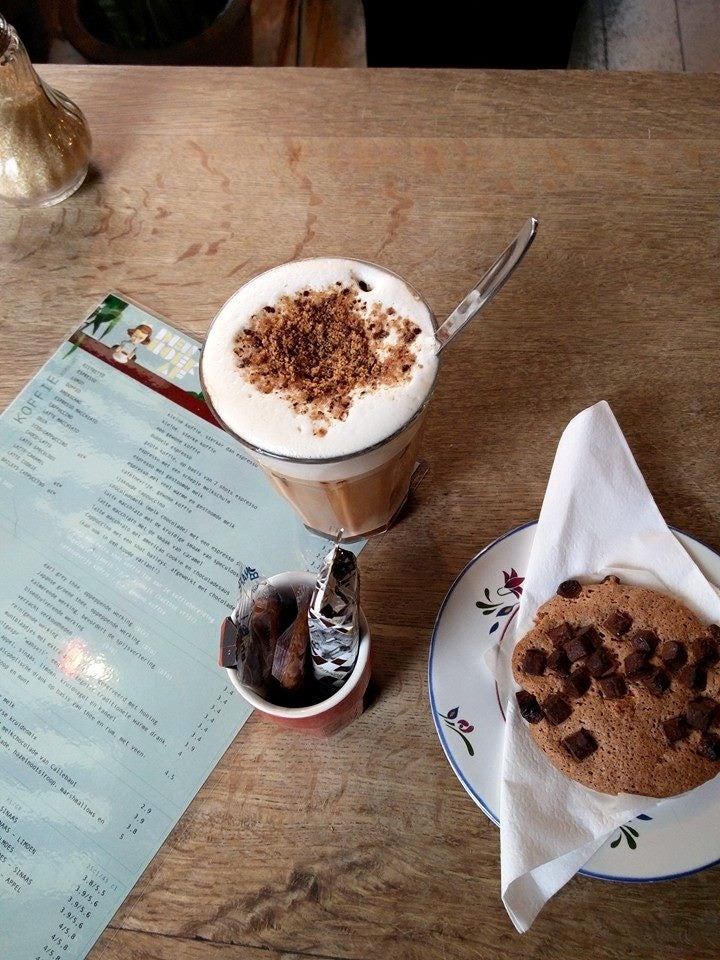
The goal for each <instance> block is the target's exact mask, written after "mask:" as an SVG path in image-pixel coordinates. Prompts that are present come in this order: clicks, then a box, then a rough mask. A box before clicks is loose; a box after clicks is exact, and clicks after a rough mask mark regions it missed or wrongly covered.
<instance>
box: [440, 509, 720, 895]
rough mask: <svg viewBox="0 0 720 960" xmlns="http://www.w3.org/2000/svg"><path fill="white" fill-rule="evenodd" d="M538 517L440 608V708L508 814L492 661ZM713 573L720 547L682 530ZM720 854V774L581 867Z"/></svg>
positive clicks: (488, 800)
mask: <svg viewBox="0 0 720 960" xmlns="http://www.w3.org/2000/svg"><path fill="white" fill-rule="evenodd" d="M535 527H536V523H535V522H532V523H528V524H525V525H524V526H522V527H517V528H516V529H514V530H510V531H509V532H508V533H506V534H504V535H503V536H502V537H499V538H498V539H497V540H495V541H493V543H491V544H489V546H487V547H485V549H484V550H482V551H481V552H480V553H479V554H478V555H477V556H476V557H474V558H473V559H472V560H471V561H470V562H469V563H468V564H467V566H466V567H465V569H464V570H463V571H462V572H461V573H460V575H459V576H458V577H457V579H456V580H455V583H454V584H453V585H452V587H451V588H450V590H449V592H448V594H447V596H446V597H445V600H444V601H443V605H442V607H441V608H440V612H439V613H438V616H437V620H436V621H435V628H434V630H433V636H432V641H431V645H430V662H429V670H428V683H429V690H430V705H431V709H432V716H433V720H434V722H435V729H436V730H437V733H438V736H439V738H440V743H441V744H442V747H443V750H444V751H445V754H446V756H447V758H448V760H449V761H450V766H451V767H452V768H453V770H454V771H455V773H456V775H457V777H458V779H459V780H460V782H461V783H462V785H463V786H464V787H465V789H466V790H467V792H468V793H469V794H470V796H471V797H472V798H473V800H474V801H475V802H476V803H477V804H478V806H479V807H480V808H481V809H482V810H483V811H484V812H485V813H486V814H487V816H488V817H489V818H490V819H491V820H492V821H493V822H494V823H495V824H499V818H498V811H499V809H500V768H501V760H502V738H503V725H504V723H505V718H504V716H503V713H502V710H501V709H500V704H499V701H498V696H497V690H496V687H495V681H494V679H493V678H492V676H491V675H490V671H489V670H488V669H487V667H486V666H485V664H484V662H483V655H484V654H485V652H486V650H487V649H488V648H489V647H490V646H491V645H492V644H494V643H496V642H497V641H498V640H500V639H502V637H503V635H504V633H505V631H506V630H507V627H508V625H509V624H510V623H511V622H512V619H513V617H514V616H515V614H516V613H517V608H518V603H519V598H520V595H521V594H522V584H523V578H524V571H525V566H526V563H527V560H528V557H529V555H530V548H531V546H532V542H533V538H534V536H535ZM674 533H675V535H676V536H677V538H678V540H679V541H680V543H682V544H683V546H684V547H685V548H686V549H687V550H688V552H689V553H690V555H691V556H692V557H693V559H694V560H695V562H696V563H697V564H698V566H699V567H700V569H701V570H702V571H703V573H704V574H705V576H706V577H707V578H708V579H709V580H710V581H711V582H712V583H715V584H719V583H720V556H718V554H716V553H714V552H713V551H712V550H710V549H709V548H708V547H706V546H705V545H704V544H702V543H700V542H699V541H698V540H695V539H693V538H692V537H690V536H688V535H687V534H684V533H681V532H680V531H677V530H676V531H674ZM719 862H720V777H715V778H714V779H713V780H711V781H709V782H708V783H705V784H703V785H702V786H701V787H698V788H697V789H695V790H692V791H691V792H690V793H687V794H685V795H683V796H681V797H676V798H674V799H671V800H667V801H665V802H664V803H662V804H660V805H659V806H658V807H656V808H655V810H654V811H653V815H652V818H650V817H646V816H644V817H640V818H638V819H636V820H633V821H632V822H631V823H628V824H625V825H624V826H622V827H620V829H619V830H618V831H617V833H616V834H615V835H614V836H613V837H610V838H609V839H608V840H607V842H606V843H605V844H604V846H602V847H601V848H600V850H598V852H597V853H596V854H595V856H593V857H592V859H591V860H589V861H588V863H587V864H586V866H585V868H584V869H583V870H582V871H581V872H582V873H583V874H585V875H586V876H591V877H598V878H600V879H602V880H616V881H618V882H625V883H630V882H641V881H653V880H671V879H674V878H675V877H680V876H683V875H685V874H688V873H695V872H697V871H698V870H704V869H705V868H706V867H710V866H712V865H713V864H715V863H719Z"/></svg>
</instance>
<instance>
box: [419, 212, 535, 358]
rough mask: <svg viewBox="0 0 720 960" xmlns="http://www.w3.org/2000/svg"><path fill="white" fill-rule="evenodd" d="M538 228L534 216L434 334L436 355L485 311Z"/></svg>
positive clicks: (525, 250)
mask: <svg viewBox="0 0 720 960" xmlns="http://www.w3.org/2000/svg"><path fill="white" fill-rule="evenodd" d="M537 227H538V221H537V220H536V219H535V217H530V218H529V219H528V221H527V223H526V224H525V225H524V226H523V228H522V230H521V231H520V233H519V234H518V235H517V236H516V237H515V239H514V240H513V241H512V243H511V244H510V245H509V246H508V247H506V248H505V250H503V252H502V253H501V254H500V256H499V257H498V258H497V260H496V261H495V263H494V264H493V265H492V266H491V267H490V269H489V270H488V272H487V273H486V274H485V275H484V276H483V277H482V279H481V280H480V282H479V283H478V284H477V286H475V287H473V288H472V290H471V291H470V293H468V294H467V296H466V297H464V298H463V299H462V300H461V301H460V303H459V304H458V305H457V306H456V307H455V309H454V310H453V312H452V313H451V314H450V316H449V317H448V318H447V320H444V321H443V322H442V323H441V324H440V326H439V327H438V328H437V330H436V331H435V340H436V341H437V351H436V352H437V353H440V351H441V350H444V349H445V347H446V346H447V345H448V344H449V343H450V341H451V340H452V339H453V338H454V337H456V336H457V335H458V333H460V331H461V330H462V329H464V327H466V326H467V324H468V323H470V321H471V320H472V319H473V318H474V317H475V316H476V315H477V314H478V313H479V312H480V311H481V310H482V308H483V307H484V306H485V305H486V304H488V303H490V301H491V300H492V298H493V297H494V296H495V294H496V293H497V292H498V291H499V290H500V288H501V287H502V286H503V284H504V283H505V282H506V280H508V278H509V277H510V274H511V273H512V272H513V270H514V269H515V267H517V265H518V264H519V263H520V261H521V260H522V258H523V257H524V256H525V254H526V253H527V250H528V247H529V246H530V244H531V243H532V242H533V240H534V239H535V234H536V233H537Z"/></svg>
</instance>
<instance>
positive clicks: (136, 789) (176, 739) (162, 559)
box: [0, 295, 328, 960]
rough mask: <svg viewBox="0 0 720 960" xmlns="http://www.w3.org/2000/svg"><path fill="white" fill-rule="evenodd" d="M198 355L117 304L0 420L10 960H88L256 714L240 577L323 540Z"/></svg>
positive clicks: (1, 850) (153, 320)
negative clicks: (207, 380) (237, 622)
mask: <svg viewBox="0 0 720 960" xmlns="http://www.w3.org/2000/svg"><path fill="white" fill-rule="evenodd" d="M199 352H200V347H199V344H198V343H197V342H196V341H194V340H193V339H191V338H190V337H188V336H187V335H185V334H183V333H181V332H179V331H178V330H175V329H174V328H173V327H171V326H170V325H169V324H167V323H165V322H164V321H162V320H160V319H158V318H157V317H155V316H153V315H151V314H149V313H147V312H146V311H144V310H142V309H140V308H139V307H137V306H135V305H134V304H130V303H128V302H126V301H125V300H124V299H122V298H121V297H118V296H114V295H109V296H108V297H106V298H105V300H104V301H103V302H102V303H101V304H100V305H99V306H98V307H97V308H96V309H95V310H94V311H93V312H92V313H91V314H90V316H89V317H88V318H87V320H86V321H85V322H84V323H83V324H82V325H81V326H80V327H79V329H78V330H76V331H75V333H74V334H73V336H72V337H71V338H69V339H68V340H67V341H66V342H65V343H63V344H61V346H60V348H59V349H58V350H57V351H56V353H55V354H54V355H53V356H52V357H51V358H50V360H49V361H48V362H47V363H46V364H45V365H44V366H43V367H42V369H41V370H40V371H39V373H38V374H37V375H36V376H35V377H34V378H33V379H32V381H31V382H30V383H29V384H28V385H27V387H26V388H25V389H24V390H23V391H22V393H21V394H20V395H19V396H18V397H17V398H16V399H15V401H14V402H13V403H12V404H11V405H10V406H9V407H8V408H7V410H5V412H4V413H3V414H2V416H0V562H1V567H2V581H1V584H0V677H1V678H2V679H1V680H0V748H1V749H0V771H1V773H2V776H1V779H0V957H1V958H7V960H79V958H82V957H85V956H86V954H87V953H88V951H89V950H90V948H91V946H92V944H93V943H94V942H95V940H96V939H97V937H98V936H99V935H100V933H101V932H102V930H103V929H104V927H105V926H106V925H107V924H108V922H109V921H110V919H111V918H112V916H113V914H114V913H115V911H116V910H117V908H118V907H119V906H120V904H121V903H122V901H123V899H124V898H125V896H126V895H127V893H128V892H129V890H130V889H131V888H132V886H133V885H134V883H135V882H136V880H137V879H138V877H139V876H140V874H141V873H142V871H143V870H144V868H145V867H146V866H147V864H148V863H149V862H150V860H151V859H152V857H153V856H154V855H155V854H156V852H157V851H158V849H159V847H160V846H161V844H162V842H163V840H164V839H165V838H166V837H167V835H168V833H169V832H170V830H171V829H172V828H173V827H174V825H175V824H176V823H177V821H178V819H179V818H180V816H181V815H182V813H183V812H184V810H185V809H186V807H187V806H188V804H189V803H190V801H191V800H192V798H193V796H194V795H195V793H196V792H197V790H198V789H199V788H200V786H201V785H202V784H203V782H204V780H205V779H206V777H207V776H208V774H209V773H210V771H211V770H212V769H213V767H214V766H215V764H216V763H217V762H218V760H219V759H220V757H221V756H222V754H223V752H224V751H225V750H226V749H227V747H228V745H229V744H230V743H231V741H232V740H233V738H234V737H235V736H236V735H237V733H238V731H239V730H240V728H241V726H242V724H243V723H244V722H245V720H246V719H247V716H248V713H249V710H248V709H247V708H246V707H245V705H244V703H243V702H242V701H241V700H240V698H239V697H238V696H237V694H235V693H234V692H233V690H232V688H231V687H230V685H229V684H228V683H227V681H226V679H225V672H224V671H223V670H221V669H220V668H219V667H218V665H217V652H218V636H219V624H220V622H221V620H222V618H223V617H224V616H226V615H227V613H228V612H229V610H230V609H231V607H232V606H233V604H234V602H235V595H236V585H237V580H238V576H239V574H240V573H241V571H242V572H244V573H245V574H246V575H250V576H256V575H262V574H265V573H267V574H269V573H273V572H279V571H281V570H286V569H315V568H317V566H318V565H319V561H320V558H321V557H322V556H323V555H324V554H325V552H326V551H327V548H328V544H327V542H326V541H325V540H323V539H321V538H318V537H315V536H313V535H311V534H310V533H308V532H307V531H306V530H305V529H304V528H303V527H302V525H301V524H300V522H299V521H298V520H297V519H296V518H295V515H294V514H293V513H292V511H291V510H290V508H289V507H288V506H287V504H286V503H285V502H284V501H283V500H282V499H281V498H280V497H279V496H278V495H277V494H275V492H274V491H273V490H272V488H271V486H270V485H269V483H268V481H267V480H266V479H265V477H264V476H263V474H262V473H261V471H259V470H258V468H257V467H256V466H255V465H254V464H253V463H252V462H251V461H250V460H249V459H248V457H247V456H246V455H245V453H244V451H243V448H242V447H241V446H240V445H239V444H238V443H237V442H236V441H234V440H233V439H232V438H231V437H229V436H228V435H227V434H226V433H224V432H223V431H222V430H220V429H219V428H218V427H217V426H216V424H215V423H214V421H213V420H212V417H211V416H210V415H209V412H208V409H207V407H206V405H205V402H204V400H203V397H202V391H201V386H200V381H199V377H198V359H199Z"/></svg>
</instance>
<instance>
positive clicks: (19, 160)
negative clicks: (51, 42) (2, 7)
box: [0, 14, 91, 207]
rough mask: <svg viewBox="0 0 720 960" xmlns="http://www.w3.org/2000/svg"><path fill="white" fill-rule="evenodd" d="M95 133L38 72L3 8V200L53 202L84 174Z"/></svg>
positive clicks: (0, 138)
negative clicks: (7, 19) (92, 134)
mask: <svg viewBox="0 0 720 960" xmlns="http://www.w3.org/2000/svg"><path fill="white" fill-rule="evenodd" d="M90 149H91V139H90V131H89V130H88V125H87V121H86V120H85V117H84V116H83V114H82V113H81V111H80V110H79V109H78V108H77V106H76V105H75V104H74V103H73V102H72V100H70V99H68V97H66V96H65V95H64V94H62V93H60V92H59V91H58V90H54V89H53V88H52V87H50V86H49V85H48V84H46V83H44V82H43V81H42V80H41V79H40V77H39V76H38V74H37V73H36V71H35V69H34V67H33V65H32V63H31V62H30V58H29V57H28V54H27V51H26V50H25V47H24V46H23V44H22V41H21V40H20V38H19V37H18V35H17V33H16V32H15V30H14V29H13V27H11V26H10V24H8V22H7V21H6V20H5V18H4V17H3V16H2V15H1V14H0V200H4V201H6V202H7V203H10V204H13V205H15V206H20V207H48V206H50V205H51V204H53V203H59V202H60V201H61V200H65V198H66V197H69V196H70V194H71V193H74V192H75V190H77V188H78V187H79V186H80V184H81V183H82V182H83V180H84V179H85V175H86V174H87V170H88V163H89V161H90Z"/></svg>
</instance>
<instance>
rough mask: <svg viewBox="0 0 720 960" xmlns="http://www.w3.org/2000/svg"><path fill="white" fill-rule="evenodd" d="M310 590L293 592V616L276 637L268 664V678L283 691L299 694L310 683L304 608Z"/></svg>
mask: <svg viewBox="0 0 720 960" xmlns="http://www.w3.org/2000/svg"><path fill="white" fill-rule="evenodd" d="M311 595H312V588H311V587H309V586H301V587H298V588H297V589H296V591H295V599H296V604H297V614H296V616H295V618H294V620H293V621H292V623H291V624H290V625H289V626H288V627H286V629H285V630H284V631H283V632H282V633H281V634H280V636H279V637H278V640H277V643H276V644H275V652H274V655H273V662H272V675H273V677H274V678H275V679H276V680H277V682H278V683H279V684H280V686H281V687H282V688H283V689H284V690H288V691H291V692H292V693H299V692H300V691H301V690H303V688H304V687H306V686H307V683H308V681H309V679H310V660H309V655H310V633H309V630H308V608H309V606H310V597H311Z"/></svg>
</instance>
